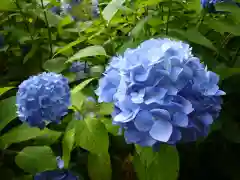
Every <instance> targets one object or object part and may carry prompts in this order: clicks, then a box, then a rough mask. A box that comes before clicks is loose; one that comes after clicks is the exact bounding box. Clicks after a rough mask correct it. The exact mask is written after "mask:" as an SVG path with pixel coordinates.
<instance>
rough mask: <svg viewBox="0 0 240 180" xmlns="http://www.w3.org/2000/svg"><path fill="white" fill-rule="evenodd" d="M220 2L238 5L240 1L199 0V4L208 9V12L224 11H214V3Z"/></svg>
mask: <svg viewBox="0 0 240 180" xmlns="http://www.w3.org/2000/svg"><path fill="white" fill-rule="evenodd" d="M221 2H225V3H234V4H236V5H238V6H239V7H240V3H236V2H234V1H233V0H201V5H202V7H203V8H206V9H208V12H210V13H226V12H223V11H216V9H215V7H214V5H215V4H216V3H221Z"/></svg>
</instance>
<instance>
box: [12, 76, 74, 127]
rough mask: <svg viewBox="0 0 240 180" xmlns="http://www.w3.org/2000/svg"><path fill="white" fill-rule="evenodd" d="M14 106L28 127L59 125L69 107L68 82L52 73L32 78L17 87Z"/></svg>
mask: <svg viewBox="0 0 240 180" xmlns="http://www.w3.org/2000/svg"><path fill="white" fill-rule="evenodd" d="M16 105H17V113H18V116H19V119H20V120H21V121H23V122H27V123H28V124H29V125H30V126H36V127H39V128H44V126H45V124H46V121H49V122H55V123H59V122H60V120H61V117H62V116H64V115H66V114H67V113H68V107H69V105H70V88H69V86H68V80H67V79H66V78H65V77H63V76H62V75H60V74H56V73H52V72H50V73H46V72H43V73H41V74H39V75H37V76H32V77H30V78H29V79H27V80H25V81H23V82H22V83H21V84H20V85H19V89H18V92H17V102H16Z"/></svg>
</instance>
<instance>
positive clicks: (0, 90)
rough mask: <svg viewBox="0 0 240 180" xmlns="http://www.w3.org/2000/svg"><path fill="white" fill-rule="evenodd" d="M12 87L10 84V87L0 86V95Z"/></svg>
mask: <svg viewBox="0 0 240 180" xmlns="http://www.w3.org/2000/svg"><path fill="white" fill-rule="evenodd" d="M13 88H15V87H13V86H11V87H2V88H0V96H1V95H2V94H4V93H5V92H7V91H8V90H10V89H13Z"/></svg>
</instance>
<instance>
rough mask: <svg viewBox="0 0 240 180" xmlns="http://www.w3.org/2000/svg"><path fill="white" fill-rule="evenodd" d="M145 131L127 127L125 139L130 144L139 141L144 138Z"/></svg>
mask: <svg viewBox="0 0 240 180" xmlns="http://www.w3.org/2000/svg"><path fill="white" fill-rule="evenodd" d="M142 136H144V133H141V132H139V131H137V130H135V129H126V130H125V132H124V137H125V140H126V142H127V143H128V144H131V143H137V142H138V141H140V140H141V139H142Z"/></svg>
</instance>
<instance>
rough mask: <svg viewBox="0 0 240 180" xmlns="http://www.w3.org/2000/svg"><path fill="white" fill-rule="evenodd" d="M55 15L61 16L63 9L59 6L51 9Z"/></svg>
mask: <svg viewBox="0 0 240 180" xmlns="http://www.w3.org/2000/svg"><path fill="white" fill-rule="evenodd" d="M50 10H51V11H52V12H53V13H54V14H58V15H60V14H61V8H60V7H59V6H54V7H52V8H51V9H50Z"/></svg>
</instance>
